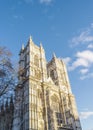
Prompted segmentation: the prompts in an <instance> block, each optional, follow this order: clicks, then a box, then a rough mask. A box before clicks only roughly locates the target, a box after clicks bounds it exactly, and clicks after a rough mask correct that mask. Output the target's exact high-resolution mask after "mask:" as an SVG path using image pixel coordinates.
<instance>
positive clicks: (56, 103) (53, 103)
mask: <svg viewBox="0 0 93 130" xmlns="http://www.w3.org/2000/svg"><path fill="white" fill-rule="evenodd" d="M51 107H52V109H53V110H54V111H55V112H59V99H58V97H57V95H55V94H54V95H53V96H52V97H51Z"/></svg>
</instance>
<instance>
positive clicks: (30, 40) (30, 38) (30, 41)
mask: <svg viewBox="0 0 93 130" xmlns="http://www.w3.org/2000/svg"><path fill="white" fill-rule="evenodd" d="M32 41H33V40H32V36H31V35H30V37H29V40H28V42H29V43H32Z"/></svg>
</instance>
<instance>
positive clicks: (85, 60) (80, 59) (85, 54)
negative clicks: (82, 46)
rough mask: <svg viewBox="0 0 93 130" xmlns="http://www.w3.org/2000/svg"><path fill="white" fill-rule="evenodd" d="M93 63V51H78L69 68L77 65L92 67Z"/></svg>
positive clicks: (74, 67) (71, 68)
mask: <svg viewBox="0 0 93 130" xmlns="http://www.w3.org/2000/svg"><path fill="white" fill-rule="evenodd" d="M92 64H93V51H90V50H84V51H82V52H77V53H76V60H75V61H74V62H73V63H72V65H71V66H70V67H69V70H74V69H76V68H77V67H80V66H81V67H87V68H88V67H90V66H91V65H92Z"/></svg>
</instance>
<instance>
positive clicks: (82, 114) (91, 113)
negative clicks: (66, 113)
mask: <svg viewBox="0 0 93 130" xmlns="http://www.w3.org/2000/svg"><path fill="white" fill-rule="evenodd" d="M90 116H93V111H87V112H80V118H81V119H87V118H89V117H90Z"/></svg>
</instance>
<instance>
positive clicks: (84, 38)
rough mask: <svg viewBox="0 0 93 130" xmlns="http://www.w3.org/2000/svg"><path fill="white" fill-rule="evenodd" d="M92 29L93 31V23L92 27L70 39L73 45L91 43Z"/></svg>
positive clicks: (92, 38) (92, 39)
mask: <svg viewBox="0 0 93 130" xmlns="http://www.w3.org/2000/svg"><path fill="white" fill-rule="evenodd" d="M92 31H93V23H92V24H91V25H90V27H88V28H86V29H84V30H83V31H81V32H80V34H79V35H78V36H75V37H73V38H72V39H71V41H70V43H71V46H76V45H79V44H89V43H90V42H93V34H92Z"/></svg>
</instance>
